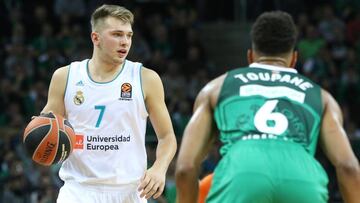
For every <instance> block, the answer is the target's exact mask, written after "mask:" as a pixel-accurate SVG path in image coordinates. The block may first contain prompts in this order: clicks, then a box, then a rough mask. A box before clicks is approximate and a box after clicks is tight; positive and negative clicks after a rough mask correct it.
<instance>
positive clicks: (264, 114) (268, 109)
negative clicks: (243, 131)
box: [254, 100, 289, 135]
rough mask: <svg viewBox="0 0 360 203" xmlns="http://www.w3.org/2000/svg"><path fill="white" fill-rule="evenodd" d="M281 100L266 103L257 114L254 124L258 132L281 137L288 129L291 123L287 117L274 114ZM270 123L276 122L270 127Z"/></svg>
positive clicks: (277, 113)
mask: <svg viewBox="0 0 360 203" xmlns="http://www.w3.org/2000/svg"><path fill="white" fill-rule="evenodd" d="M278 102H279V100H269V101H266V102H265V104H264V105H262V106H261V108H260V109H259V110H258V111H257V112H256V114H255V117H254V124H255V127H256V129H257V130H259V131H260V132H263V133H269V134H275V135H281V134H282V133H284V132H285V131H286V129H287V128H288V125H289V122H288V119H287V118H286V116H285V115H284V114H282V113H279V112H272V111H273V110H274V109H275V107H276V105H277V103H278ZM268 121H274V122H275V124H274V125H273V126H269V125H268Z"/></svg>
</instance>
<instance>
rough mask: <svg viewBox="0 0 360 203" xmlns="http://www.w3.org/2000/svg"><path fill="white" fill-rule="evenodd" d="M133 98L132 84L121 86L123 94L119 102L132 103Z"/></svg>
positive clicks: (121, 93)
mask: <svg viewBox="0 0 360 203" xmlns="http://www.w3.org/2000/svg"><path fill="white" fill-rule="evenodd" d="M131 96H132V86H131V84H130V83H127V82H126V83H123V84H122V85H121V92H120V98H119V100H127V101H130V100H132V99H131Z"/></svg>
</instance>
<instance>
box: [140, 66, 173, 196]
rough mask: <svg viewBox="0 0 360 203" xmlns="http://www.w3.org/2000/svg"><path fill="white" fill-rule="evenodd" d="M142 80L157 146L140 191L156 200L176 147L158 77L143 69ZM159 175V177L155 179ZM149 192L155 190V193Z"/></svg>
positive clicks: (162, 89) (162, 186)
mask: <svg viewBox="0 0 360 203" xmlns="http://www.w3.org/2000/svg"><path fill="white" fill-rule="evenodd" d="M142 78H143V90H144V95H145V104H146V108H147V110H148V113H149V118H150V121H151V124H152V126H153V127H154V130H155V132H156V136H157V139H158V145H157V148H156V160H155V163H154V165H153V166H152V167H151V168H150V169H149V170H148V171H147V173H146V174H145V176H144V179H143V181H142V184H141V186H140V189H143V190H144V191H143V193H142V195H145V194H146V196H145V197H146V198H149V197H151V196H152V195H154V198H157V197H158V196H160V195H161V193H162V191H163V188H164V185H165V175H166V171H167V169H168V166H169V164H170V162H171V160H172V159H173V157H174V155H175V152H176V148H177V145H176V138H175V134H174V130H173V127H172V123H171V119H170V115H169V112H168V110H167V108H166V104H165V98H164V88H163V85H162V82H161V79H160V77H159V75H158V74H157V73H155V72H154V71H152V70H150V69H147V68H143V69H142ZM156 173H158V174H156ZM160 174H161V177H155V176H156V175H160ZM152 176H153V177H152ZM160 179H161V180H160ZM151 190H154V191H155V190H156V191H155V192H156V193H155V192H154V191H151Z"/></svg>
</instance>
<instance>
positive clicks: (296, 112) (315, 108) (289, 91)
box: [215, 64, 323, 155]
mask: <svg viewBox="0 0 360 203" xmlns="http://www.w3.org/2000/svg"><path fill="white" fill-rule="evenodd" d="M322 112H323V105H322V99H321V88H320V87H319V86H318V85H316V84H315V83H314V82H312V81H311V80H310V79H308V78H307V77H305V76H302V75H300V74H298V73H297V71H296V70H295V69H290V68H280V67H276V66H269V65H263V64H251V65H250V67H246V68H238V69H234V70H232V71H229V72H228V74H227V77H226V78H225V80H224V83H223V86H222V89H221V92H220V94H219V99H218V103H217V106H216V107H215V121H216V124H217V127H218V129H219V131H220V140H221V142H222V144H223V147H222V148H221V151H220V152H221V154H222V155H225V154H226V153H227V151H228V149H229V148H231V146H232V145H233V144H234V143H235V142H238V141H243V140H259V141H260V140H261V141H264V142H266V141H267V140H285V141H289V142H294V143H298V144H299V145H301V146H302V147H304V148H305V150H306V151H308V153H309V154H311V155H314V153H315V150H316V144H317V140H318V137H319V131H320V125H321V116H322Z"/></svg>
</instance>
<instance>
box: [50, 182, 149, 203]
mask: <svg viewBox="0 0 360 203" xmlns="http://www.w3.org/2000/svg"><path fill="white" fill-rule="evenodd" d="M137 188H138V185H137V184H133V185H125V186H102V185H87V184H79V183H76V182H66V183H65V184H64V185H63V186H62V187H61V188H60V191H59V196H58V198H57V201H56V202H57V203H146V202H147V200H146V199H145V198H140V192H138V190H137Z"/></svg>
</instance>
